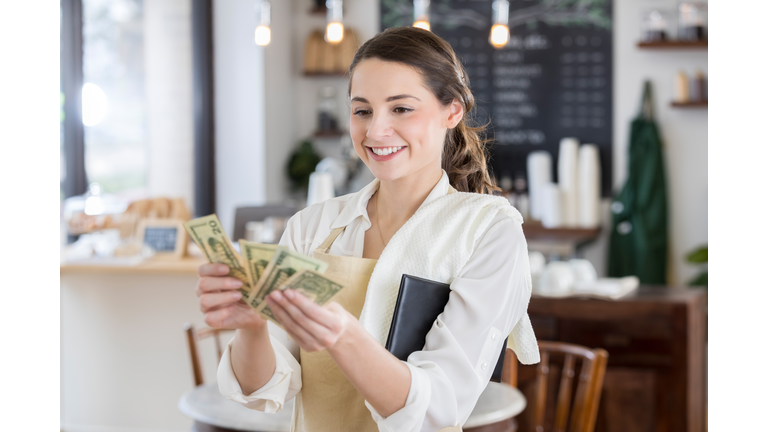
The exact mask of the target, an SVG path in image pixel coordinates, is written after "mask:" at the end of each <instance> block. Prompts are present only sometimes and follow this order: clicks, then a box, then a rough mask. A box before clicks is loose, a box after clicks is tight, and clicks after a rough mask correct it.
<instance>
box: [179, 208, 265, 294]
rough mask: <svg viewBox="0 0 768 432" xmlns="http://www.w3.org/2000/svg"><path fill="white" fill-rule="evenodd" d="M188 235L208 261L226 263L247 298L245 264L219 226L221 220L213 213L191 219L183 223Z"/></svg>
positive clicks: (247, 285) (248, 286) (248, 289)
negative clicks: (239, 281)
mask: <svg viewBox="0 0 768 432" xmlns="http://www.w3.org/2000/svg"><path fill="white" fill-rule="evenodd" d="M184 228H186V229H187V232H188V233H189V236H190V237H192V240H194V242H195V243H197V246H198V247H199V248H200V250H201V251H203V254H205V257H206V258H207V259H208V262H209V263H216V264H226V265H227V266H228V267H229V276H232V277H235V278H237V279H240V280H241V281H242V282H243V286H242V287H240V289H239V290H238V291H240V292H241V293H242V294H243V298H244V299H245V298H248V294H250V291H251V283H250V282H249V280H248V274H247V273H246V269H245V266H244V265H243V263H242V260H241V259H240V255H238V253H237V252H236V251H235V249H234V247H232V242H230V241H229V237H227V234H226V233H225V232H224V228H222V227H221V222H219V218H218V217H216V215H215V214H212V215H208V216H203V217H201V218H197V219H192V220H191V221H189V222H187V223H185V224H184Z"/></svg>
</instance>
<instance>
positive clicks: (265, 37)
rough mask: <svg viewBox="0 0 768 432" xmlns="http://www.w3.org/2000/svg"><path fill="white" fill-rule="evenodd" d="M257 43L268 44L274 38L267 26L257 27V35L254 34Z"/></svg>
mask: <svg viewBox="0 0 768 432" xmlns="http://www.w3.org/2000/svg"><path fill="white" fill-rule="evenodd" d="M254 40H255V41H256V45H260V46H267V45H269V42H270V41H271V40H272V31H271V30H270V29H269V27H267V26H263V25H261V26H258V27H256V35H255V36H254Z"/></svg>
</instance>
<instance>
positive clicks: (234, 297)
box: [197, 28, 538, 432]
mask: <svg viewBox="0 0 768 432" xmlns="http://www.w3.org/2000/svg"><path fill="white" fill-rule="evenodd" d="M350 76H351V79H350V86H349V96H350V102H351V104H352V109H351V113H350V116H351V118H350V135H351V137H352V141H353V143H354V147H355V151H356V152H357V153H358V155H359V156H360V158H361V159H362V160H363V162H365V164H366V165H367V166H368V168H370V170H371V172H372V173H373V174H374V175H375V176H376V180H374V181H373V182H372V183H371V184H369V185H368V186H366V187H365V188H363V189H362V190H361V191H359V192H357V193H354V194H349V195H345V196H342V197H337V198H334V199H330V200H327V201H324V202H320V203H317V204H313V205H312V206H309V207H308V208H306V209H304V210H302V211H301V212H299V213H298V214H296V215H295V216H294V217H293V218H291V220H290V221H289V222H288V227H287V228H286V231H285V233H284V235H283V238H282V239H281V240H280V244H281V245H282V246H284V247H287V248H289V249H291V250H294V251H297V252H300V253H303V254H307V255H312V256H313V257H314V258H316V259H318V260H322V261H325V262H326V263H328V268H327V270H326V273H325V275H326V276H328V277H330V278H331V279H334V280H336V281H337V282H339V283H340V284H341V285H343V286H344V290H342V291H341V292H340V294H339V296H338V297H336V299H337V301H335V302H331V303H330V304H328V305H326V306H325V307H320V306H318V305H316V304H314V303H313V302H312V301H309V300H308V299H307V298H305V297H304V296H303V295H301V294H300V293H297V292H294V291H292V290H285V291H283V292H281V291H279V290H276V291H274V292H273V293H272V294H270V295H269V296H267V297H266V301H267V303H268V304H269V306H270V308H271V310H272V312H273V313H274V315H275V317H277V319H278V320H279V321H280V322H281V323H282V324H283V327H284V328H285V332H283V331H281V330H280V329H278V328H277V327H273V328H269V329H268V324H267V322H266V321H264V320H263V319H261V318H260V317H259V315H258V314H257V313H255V312H254V311H253V310H252V309H251V308H250V307H248V306H246V305H245V304H244V303H242V302H241V301H240V293H239V292H237V288H238V287H239V286H240V283H239V281H237V280H236V279H233V278H229V277H226V275H227V273H228V271H229V269H228V268H226V267H223V268H222V266H220V265H213V264H205V265H203V266H201V267H200V270H199V273H200V275H201V279H200V282H199V284H198V290H197V294H198V295H199V296H200V305H201V310H202V311H203V313H205V320H206V322H207V323H208V324H209V325H211V326H213V327H224V328H236V329H238V330H237V332H236V336H235V338H234V339H233V340H232V341H231V342H230V344H229V345H228V348H227V349H226V350H225V353H224V355H223V357H222V359H221V363H220V365H219V374H218V378H219V387H220V390H221V392H222V394H224V395H225V396H227V397H228V398H230V399H232V400H235V401H238V402H240V403H243V404H245V405H246V406H247V407H249V408H252V409H257V410H261V411H267V412H275V411H278V410H280V409H282V407H283V406H284V404H285V402H286V401H287V400H289V399H291V398H293V397H296V403H295V409H294V417H293V422H292V429H293V430H295V431H312V432H326V431H327V432H331V431H340V430H343V431H347V430H350V431H351V430H354V431H371V432H373V431H377V430H393V431H395V430H396V431H414V432H415V431H440V430H446V431H447V430H460V428H461V425H462V424H463V423H464V422H465V421H466V420H467V418H468V417H469V414H470V412H471V411H472V408H473V407H474V406H475V404H476V403H477V400H478V397H479V396H480V394H481V393H482V391H483V389H484V388H485V386H486V385H487V384H488V380H489V378H490V376H491V373H492V369H493V368H489V367H488V365H489V364H491V363H489V362H495V361H496V360H497V358H496V357H498V353H499V351H500V350H501V344H502V343H503V341H504V337H500V336H502V335H507V334H510V332H511V336H510V339H509V340H510V342H509V346H510V347H512V348H513V349H514V350H515V352H516V354H517V357H518V359H520V361H521V362H523V363H525V364H531V363H535V362H537V361H538V348H537V346H536V339H535V336H534V335H533V331H532V329H531V325H530V320H529V319H528V316H527V314H526V308H527V305H528V300H529V298H530V295H531V285H530V280H531V278H530V272H529V265H528V254H527V246H526V243H525V237H524V236H523V232H522V218H521V217H520V214H519V213H518V212H517V211H516V210H515V209H514V208H512V207H511V206H510V205H509V202H508V201H507V200H506V199H504V198H501V197H494V196H491V195H490V192H491V191H493V190H495V189H496V186H495V184H494V183H493V181H492V180H491V177H490V176H489V174H488V171H487V168H486V158H485V149H484V145H483V142H482V141H481V139H480V137H479V135H478V133H479V132H480V129H479V128H473V127H470V126H468V125H467V122H468V118H469V115H470V113H471V111H472V107H473V98H472V94H471V92H470V91H469V88H468V83H467V82H466V75H465V74H464V71H463V69H462V67H461V64H460V63H459V62H458V61H457V59H456V55H455V54H454V52H453V50H452V49H451V48H450V46H449V45H448V44H447V43H446V42H445V41H443V40H442V39H440V38H439V37H437V36H435V35H434V34H432V33H430V32H428V31H425V30H421V29H417V28H393V29H388V30H386V31H384V32H383V33H381V34H379V35H377V36H375V37H374V38H372V39H371V40H369V41H368V42H366V43H365V44H364V45H363V46H362V47H361V48H360V50H359V51H358V52H357V54H356V56H355V59H354V61H353V62H352V65H351V66H350ZM403 274H409V275H413V276H418V277H422V278H425V279H430V280H435V281H439V282H443V283H448V284H450V286H451V295H450V299H449V301H448V303H447V304H446V306H445V309H444V311H443V313H442V314H440V316H439V317H438V318H437V320H436V321H435V323H434V324H433V326H432V328H431V330H430V331H429V333H428V334H427V336H426V343H425V345H424V348H423V349H422V350H421V351H416V352H414V353H413V354H411V355H410V356H409V357H408V359H407V361H400V360H398V359H397V358H396V357H395V356H394V355H392V354H391V353H389V352H388V351H387V350H386V349H385V348H384V346H383V345H384V343H385V341H386V335H387V332H388V330H389V324H390V323H391V320H392V313H393V309H394V305H395V299H396V297H397V292H398V288H399V280H400V277H401V276H402V275H403ZM287 336H289V337H290V338H289V337H287ZM273 354H274V355H273Z"/></svg>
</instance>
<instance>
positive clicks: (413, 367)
mask: <svg viewBox="0 0 768 432" xmlns="http://www.w3.org/2000/svg"><path fill="white" fill-rule="evenodd" d="M528 268H529V267H528V251H527V246H526V242H525V237H524V236H523V231H522V225H521V224H520V223H519V222H517V221H515V220H514V219H512V218H511V217H509V216H507V215H505V214H499V215H497V216H496V218H495V219H494V220H493V222H492V224H491V226H490V227H489V228H488V230H487V231H486V233H485V234H484V236H483V237H482V238H481V239H480V240H479V242H478V245H477V247H476V248H475V252H474V253H473V255H472V257H471V258H470V260H469V261H468V262H467V264H466V265H465V267H464V268H463V269H462V271H461V272H460V273H459V276H458V277H457V278H456V279H454V280H453V282H452V283H451V294H450V297H449V300H448V303H447V304H446V306H445V310H444V311H443V313H441V314H440V315H439V316H438V318H437V320H435V322H434V323H433V325H432V328H431V330H430V331H429V333H427V337H426V341H425V345H424V349H423V350H422V351H416V352H414V353H412V354H411V355H410V356H409V357H408V360H407V361H406V362H405V363H406V365H407V366H408V368H409V369H410V371H411V388H410V391H409V392H408V397H407V399H406V403H405V406H404V407H403V408H402V409H400V410H399V411H397V412H395V413H393V414H392V415H390V416H388V417H386V418H384V417H382V416H381V415H379V413H378V412H376V410H375V409H374V408H373V407H372V406H370V404H368V403H367V402H366V406H367V407H368V409H369V410H370V411H371V414H372V416H373V418H374V420H375V421H376V423H377V425H378V427H379V430H380V431H382V432H385V431H386V432H390V431H391V432H395V431H397V432H405V431H413V432H417V431H438V430H440V429H442V428H445V427H450V426H456V425H460V424H464V422H466V421H467V419H468V418H469V415H470V413H471V412H472V409H473V408H474V406H475V404H476V403H477V399H478V398H479V397H480V394H481V393H482V392H483V390H484V389H485V387H486V386H487V384H488V381H489V380H490V377H491V374H492V372H493V369H494V367H495V366H496V362H497V361H498V358H499V353H500V352H501V348H502V344H503V343H504V340H505V339H506V337H507V336H508V335H509V333H510V332H511V331H512V328H513V327H514V326H515V324H517V322H518V321H519V320H520V319H521V318H522V317H523V316H524V315H525V313H526V309H527V308H528V302H529V300H530V296H531V293H530V290H529V288H528V284H527V281H526V272H528V271H529V270H528Z"/></svg>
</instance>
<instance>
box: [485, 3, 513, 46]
mask: <svg viewBox="0 0 768 432" xmlns="http://www.w3.org/2000/svg"><path fill="white" fill-rule="evenodd" d="M492 7H493V27H491V37H490V42H491V45H493V47H494V48H497V49H498V48H504V47H505V46H506V45H507V42H509V27H507V23H508V22H509V2H508V1H507V0H494V2H493V6H492Z"/></svg>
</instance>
